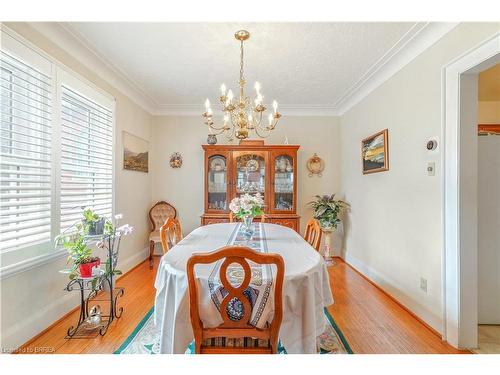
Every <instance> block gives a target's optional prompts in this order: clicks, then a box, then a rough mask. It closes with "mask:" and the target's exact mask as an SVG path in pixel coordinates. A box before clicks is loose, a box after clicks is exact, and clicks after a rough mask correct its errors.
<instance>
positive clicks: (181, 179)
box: [151, 104, 340, 233]
mask: <svg viewBox="0 0 500 375" xmlns="http://www.w3.org/2000/svg"><path fill="white" fill-rule="evenodd" d="M200 105H201V104H200ZM200 108H202V107H200ZM200 110H201V109H200ZM285 134H286V136H288V141H289V143H290V144H299V145H300V146H301V147H300V149H299V151H298V166H297V167H298V173H297V182H298V186H297V189H298V196H297V206H298V210H297V213H298V214H299V215H300V216H301V217H302V219H301V229H302V230H303V229H304V226H305V222H306V221H307V220H308V219H309V218H311V217H312V211H311V210H310V209H308V208H307V207H306V203H307V202H309V201H310V200H312V199H313V197H314V195H315V194H327V193H336V192H338V190H339V188H340V158H339V156H340V153H339V147H340V145H339V124H338V118H336V117H287V116H286V113H285V114H284V116H283V118H282V120H281V121H280V123H279V124H278V126H277V128H276V130H274V132H273V134H272V135H271V137H270V138H269V139H266V140H265V142H266V143H267V144H281V143H283V141H284V138H285ZM151 138H152V168H151V171H152V176H153V200H155V201H158V200H166V201H168V202H170V203H171V204H173V205H174V206H175V207H176V208H177V210H178V212H179V218H180V220H181V222H182V225H183V228H185V232H186V233H188V232H190V231H192V230H193V229H195V228H197V227H198V226H199V225H200V216H201V215H202V214H203V204H204V202H203V174H204V166H203V149H202V148H201V145H202V144H204V143H206V138H207V128H206V126H205V125H204V124H203V122H202V118H201V116H199V117H198V116H196V117H194V116H193V117H189V116H188V117H154V118H153V127H152V136H151ZM218 138H219V143H224V138H223V137H221V136H219V137H218ZM173 152H180V153H181V155H182V157H183V164H182V168H179V169H173V168H171V167H170V165H169V158H170V155H171V154H172V153H173ZM315 152H316V153H317V154H318V156H320V157H321V158H323V159H324V161H325V171H324V172H323V177H316V176H314V177H308V176H307V169H306V161H307V159H308V158H310V157H311V156H313V154H314V153H315Z"/></svg>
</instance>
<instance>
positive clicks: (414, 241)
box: [341, 23, 498, 331]
mask: <svg viewBox="0 0 500 375" xmlns="http://www.w3.org/2000/svg"><path fill="white" fill-rule="evenodd" d="M496 32H498V24H494V23H489V24H488V23H481V24H478V23H467V24H461V25H459V26H458V27H457V28H455V29H454V30H452V31H451V32H450V33H448V34H447V35H446V36H444V37H443V38H442V39H441V40H439V41H438V42H437V43H436V44H434V45H433V46H432V47H430V48H429V49H427V50H426V51H424V52H423V53H422V54H421V55H419V56H418V57H416V58H415V59H414V60H413V61H412V62H411V63H409V64H408V65H407V66H405V67H404V68H403V69H402V70H400V71H399V72H398V73H396V74H395V75H394V76H393V77H391V78H390V79H389V80H388V81H386V82H385V83H384V84H383V85H381V86H380V87H378V88H377V89H376V90H374V91H373V92H372V93H370V94H369V95H368V96H367V97H366V98H364V99H363V100H362V101H361V102H359V103H358V104H357V105H355V106H354V107H353V108H351V109H350V110H349V111H348V112H347V113H345V114H344V115H343V116H342V117H341V155H342V156H341V163H342V174H341V181H342V188H341V191H342V193H343V194H344V195H345V199H346V200H347V201H348V202H349V203H350V204H351V207H352V210H351V213H350V214H349V215H348V221H347V223H346V226H347V228H346V241H345V248H346V251H345V258H346V260H347V261H348V262H350V263H351V264H352V265H354V266H355V267H356V268H358V269H359V270H360V271H362V272H363V273H365V274H366V275H367V276H368V277H370V278H371V279H372V280H374V281H375V282H376V283H377V284H378V285H380V286H381V287H382V288H383V289H385V290H386V291H387V292H388V293H389V294H391V295H392V296H394V297H395V298H396V299H397V300H398V301H400V302H401V303H402V304H403V305H405V306H406V307H407V308H409V309H410V310H411V311H413V312H414V313H415V314H416V315H417V316H419V317H420V318H422V319H423V320H424V321H425V322H427V323H428V324H429V325H430V326H432V327H433V328H435V329H436V330H438V331H440V330H441V323H442V311H441V308H442V296H441V286H442V281H441V277H442V273H441V267H442V263H441V261H442V260H441V256H442V245H443V242H442V241H443V234H442V228H441V224H442V223H441V208H442V195H441V188H442V186H441V181H442V180H441V166H440V152H441V150H440V149H438V150H437V151H435V152H432V153H430V152H428V151H427V150H426V149H425V144H426V142H427V141H428V140H429V139H430V138H432V137H439V136H440V134H441V131H442V129H441V125H442V112H441V103H442V92H441V84H442V77H441V74H442V71H441V69H442V67H443V66H444V65H446V64H447V63H449V62H450V61H452V60H453V59H454V58H456V57H457V56H459V55H460V54H462V53H464V52H465V51H466V50H468V49H469V48H471V47H473V46H474V45H477V44H479V43H480V42H481V41H483V40H484V39H486V38H487V37H489V36H491V35H492V34H494V33H496ZM385 128H388V129H389V159H390V163H389V164H390V170H389V171H387V172H381V173H375V174H369V175H363V174H362V173H361V164H360V158H361V157H360V142H361V139H363V138H364V137H366V136H368V135H370V134H372V133H375V132H377V131H379V130H382V129H385ZM428 162H435V163H436V173H435V176H433V177H430V176H427V170H426V168H427V163H428ZM421 277H423V278H425V279H427V292H426V293H425V292H424V291H422V290H421V289H420V278H421Z"/></svg>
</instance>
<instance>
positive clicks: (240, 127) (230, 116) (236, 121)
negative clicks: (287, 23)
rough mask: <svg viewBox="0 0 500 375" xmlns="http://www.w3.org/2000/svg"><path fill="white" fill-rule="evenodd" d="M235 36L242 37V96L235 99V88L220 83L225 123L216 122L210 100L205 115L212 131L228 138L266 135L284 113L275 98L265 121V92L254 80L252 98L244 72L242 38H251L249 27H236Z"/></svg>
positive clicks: (210, 132)
mask: <svg viewBox="0 0 500 375" xmlns="http://www.w3.org/2000/svg"><path fill="white" fill-rule="evenodd" d="M234 37H235V38H236V39H237V40H239V41H240V81H239V88H240V93H239V98H237V99H235V98H234V95H233V91H232V90H231V89H229V90H227V88H226V85H225V84H224V83H223V84H222V85H221V86H220V90H221V96H220V98H219V100H220V103H221V105H222V112H223V114H224V116H223V124H222V125H221V126H216V125H214V120H213V111H212V108H211V106H210V100H208V99H207V100H206V101H205V112H204V113H203V118H204V122H205V124H206V125H207V126H208V131H209V134H214V135H219V134H225V135H226V137H227V138H228V140H233V139H234V138H235V137H236V138H238V139H246V138H248V137H249V135H250V132H251V131H253V132H255V134H256V135H257V136H258V137H260V138H267V137H268V136H269V135H270V134H271V132H272V131H273V130H274V128H275V127H276V125H277V124H278V120H279V118H280V117H281V114H280V113H279V112H278V102H277V101H276V100H273V103H272V105H273V112H272V113H269V115H268V117H267V120H268V121H267V122H268V124H267V125H262V124H261V121H262V116H263V113H264V112H265V111H266V109H267V108H266V106H265V105H264V96H263V95H262V93H261V92H260V89H261V87H260V83H259V82H255V85H254V88H255V97H254V98H253V100H251V99H250V97H248V96H246V95H245V90H244V87H245V83H246V81H245V77H244V74H243V42H244V41H245V40H247V39H248V38H250V33H249V32H248V31H246V30H240V31H237V32H236V33H235V34H234Z"/></svg>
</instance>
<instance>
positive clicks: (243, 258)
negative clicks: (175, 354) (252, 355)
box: [187, 246, 285, 353]
mask: <svg viewBox="0 0 500 375" xmlns="http://www.w3.org/2000/svg"><path fill="white" fill-rule="evenodd" d="M222 259H224V261H223V262H222V264H221V265H220V272H219V279H220V282H221V284H222V287H223V288H224V289H225V290H226V291H227V294H226V295H225V297H224V298H223V299H222V302H221V304H220V306H219V313H220V316H221V318H222V321H223V323H222V324H220V325H219V326H218V327H215V328H206V327H204V326H203V323H202V321H201V318H200V312H199V298H200V296H199V290H198V284H197V283H196V275H195V266H196V265H197V264H212V263H216V262H218V261H219V260H222ZM247 260H250V261H251V262H253V263H256V264H259V265H261V264H271V265H275V266H276V273H275V275H276V276H275V278H274V279H273V283H274V315H273V320H272V322H270V323H268V324H267V325H266V327H265V328H263V329H258V328H256V327H254V326H252V325H251V324H250V317H251V313H252V308H251V305H250V302H249V300H248V298H247V297H246V296H245V295H244V294H243V293H244V292H245V290H246V289H247V288H248V286H249V285H250V281H251V277H252V270H251V268H250V265H249V263H248V261H247ZM234 263H236V264H238V265H240V266H241V268H242V270H243V274H242V277H241V279H242V281H241V283H239V285H236V286H235V285H233V284H232V283H231V282H230V281H229V280H228V278H227V271H228V267H229V266H230V265H231V264H234ZM187 275H188V284H189V311H190V316H191V325H192V327H193V333H194V340H195V352H196V353H208V352H219V353H244V352H245V351H246V352H249V351H252V352H262V353H276V352H277V346H278V334H279V330H280V326H281V320H282V317H283V302H282V298H283V278H284V275H285V264H284V261H283V258H282V257H281V256H280V255H278V254H263V253H260V252H257V251H255V250H252V249H250V248H249V247H241V246H226V247H223V248H221V249H218V250H216V251H213V252H210V253H202V254H193V255H192V256H191V257H190V258H189V260H188V263H187ZM238 282H239V280H238ZM234 298H236V299H237V300H239V301H240V302H241V304H242V305H243V310H242V317H241V319H239V320H233V319H231V317H230V313H229V311H230V309H228V304H229V302H231V301H232V300H233V299H234ZM233 302H234V301H233ZM219 337H222V338H256V339H261V340H269V346H268V347H267V348H262V349H256V348H231V347H223V348H217V349H214V348H213V347H211V348H210V347H204V345H203V341H204V340H206V339H211V338H219ZM216 350H217V351H216ZM259 350H261V351H259Z"/></svg>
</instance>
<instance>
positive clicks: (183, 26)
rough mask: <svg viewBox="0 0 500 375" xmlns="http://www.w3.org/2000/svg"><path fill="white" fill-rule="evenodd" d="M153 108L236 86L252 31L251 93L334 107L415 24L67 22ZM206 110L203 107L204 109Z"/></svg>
mask: <svg viewBox="0 0 500 375" xmlns="http://www.w3.org/2000/svg"><path fill="white" fill-rule="evenodd" d="M63 25H64V26H65V27H66V28H67V29H68V30H70V31H71V32H72V33H73V34H74V35H75V36H77V37H78V38H80V39H81V40H82V41H83V42H84V43H85V44H86V45H87V46H88V47H90V48H91V49H93V50H94V51H95V52H96V53H97V54H98V55H99V56H100V57H102V58H104V59H105V60H107V61H108V62H109V63H110V64H111V65H112V66H113V67H114V68H115V69H116V70H118V71H120V72H121V73H122V74H123V75H125V76H126V77H127V78H128V79H129V80H130V81H132V82H133V83H134V85H135V86H136V87H137V88H139V89H140V90H141V91H142V92H143V94H144V95H146V96H147V97H148V98H149V99H150V100H151V101H152V102H153V103H154V104H155V105H159V106H165V105H167V106H168V105H200V106H202V104H203V102H204V99H205V98H206V97H209V98H210V99H211V100H212V102H214V101H215V100H217V97H218V95H219V86H220V84H221V83H222V82H224V83H225V84H226V86H228V87H229V88H232V89H233V91H236V90H235V89H236V87H237V81H238V74H239V44H238V41H236V40H235V39H234V36H233V35H234V32H235V31H237V30H239V29H247V30H249V31H250V33H251V34H252V35H251V37H250V39H249V40H248V41H247V42H245V75H246V79H247V82H248V90H252V92H253V83H254V81H256V80H258V81H259V82H260V83H261V85H262V92H263V94H264V99H265V102H267V103H268V104H269V103H270V102H271V100H272V99H273V98H276V99H277V100H278V102H279V103H280V104H284V105H288V106H323V107H335V106H336V103H337V102H338V101H339V100H340V99H341V98H342V97H343V95H345V94H346V92H348V90H349V89H350V88H351V87H352V86H353V85H354V84H356V82H358V80H359V79H360V78H361V77H362V76H363V74H365V73H366V72H367V71H369V69H370V67H372V66H373V65H374V64H375V63H376V62H377V61H378V60H379V59H381V58H382V57H383V56H384V54H386V53H387V52H388V51H390V49H391V48H392V47H393V46H394V45H395V44H396V43H397V42H398V41H400V40H401V38H402V37H403V36H404V35H405V34H406V33H407V32H408V31H409V30H410V29H411V28H412V26H413V25H414V24H413V23H389V22H383V23H248V24H232V23H96V22H90V23H65V24H63ZM200 108H201V107H200Z"/></svg>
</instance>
